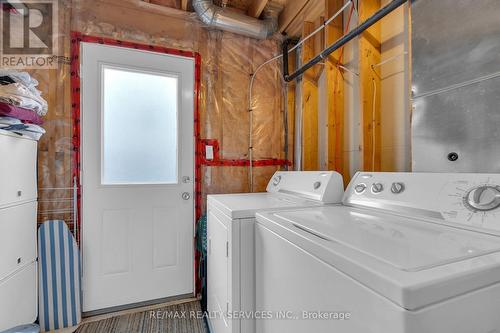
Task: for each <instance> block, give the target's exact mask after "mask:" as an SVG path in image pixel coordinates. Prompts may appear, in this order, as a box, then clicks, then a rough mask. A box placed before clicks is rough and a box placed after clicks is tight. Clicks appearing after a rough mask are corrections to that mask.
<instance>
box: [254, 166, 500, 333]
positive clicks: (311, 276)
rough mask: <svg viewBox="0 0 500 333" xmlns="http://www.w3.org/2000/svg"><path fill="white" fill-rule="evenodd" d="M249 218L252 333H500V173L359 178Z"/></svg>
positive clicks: (369, 174)
mask: <svg viewBox="0 0 500 333" xmlns="http://www.w3.org/2000/svg"><path fill="white" fill-rule="evenodd" d="M343 202H344V206H325V207H316V208H308V209H303V210H291V211H280V212H266V213H258V214H257V223H256V231H255V232H256V234H255V242H256V243H255V246H256V254H255V255H256V257H255V261H256V275H255V279H256V281H255V283H256V310H257V311H269V312H270V313H272V318H273V319H271V320H258V321H257V322H256V332H259V333H281V332H287V333H294V332H300V333H303V332H315V333H323V332H324V333H326V332H328V333H331V332H342V333H494V332H500V312H499V311H500V174H428V173H358V174H356V176H355V177H354V178H353V180H352V181H351V183H350V185H349V188H348V190H347V191H346V193H345V195H344V200H343Z"/></svg>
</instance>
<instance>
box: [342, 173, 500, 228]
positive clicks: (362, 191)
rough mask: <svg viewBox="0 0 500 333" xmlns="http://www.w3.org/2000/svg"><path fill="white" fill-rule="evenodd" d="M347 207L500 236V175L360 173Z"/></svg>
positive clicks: (347, 197)
mask: <svg viewBox="0 0 500 333" xmlns="http://www.w3.org/2000/svg"><path fill="white" fill-rule="evenodd" d="M343 203H344V204H345V205H352V206H364V207H371V208H377V209H382V210H388V211H393V212H397V213H399V214H403V215H409V216H416V217H421V218H429V219H432V220H434V221H441V222H442V223H446V224H448V223H450V224H460V225H461V226H462V227H470V228H471V229H478V230H479V231H487V232H493V233H495V234H500V174H470V173H468V174H467V173H386V172H359V173H357V174H356V175H355V176H354V177H353V179H352V180H351V183H350V184H349V187H348V189H347V191H346V193H345V195H344V200H343Z"/></svg>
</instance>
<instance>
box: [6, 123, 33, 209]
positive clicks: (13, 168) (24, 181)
mask: <svg viewBox="0 0 500 333" xmlns="http://www.w3.org/2000/svg"><path fill="white" fill-rule="evenodd" d="M0 131H1V130H0ZM36 150H37V143H36V141H33V140H31V139H28V138H25V137H21V136H19V135H17V134H14V133H9V132H7V131H1V132H0V161H1V163H0V208H2V207H5V206H9V205H12V204H16V203H23V202H29V201H35V200H36V198H37V187H36V157H37V151H36Z"/></svg>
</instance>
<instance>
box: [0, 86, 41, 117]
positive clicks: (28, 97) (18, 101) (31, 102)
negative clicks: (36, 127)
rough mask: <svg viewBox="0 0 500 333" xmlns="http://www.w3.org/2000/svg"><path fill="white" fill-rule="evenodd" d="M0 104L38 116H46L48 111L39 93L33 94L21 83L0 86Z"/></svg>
mask: <svg viewBox="0 0 500 333" xmlns="http://www.w3.org/2000/svg"><path fill="white" fill-rule="evenodd" d="M0 102H4V103H7V104H12V105H15V106H18V107H21V108H24V109H31V110H34V111H35V112H36V113H37V114H38V115H40V116H44V115H46V114H47V110H48V105H47V101H45V100H44V99H43V98H42V97H41V96H40V94H39V92H38V93H33V92H32V91H31V90H30V89H28V88H27V87H26V86H24V85H23V84H22V83H12V84H7V85H0Z"/></svg>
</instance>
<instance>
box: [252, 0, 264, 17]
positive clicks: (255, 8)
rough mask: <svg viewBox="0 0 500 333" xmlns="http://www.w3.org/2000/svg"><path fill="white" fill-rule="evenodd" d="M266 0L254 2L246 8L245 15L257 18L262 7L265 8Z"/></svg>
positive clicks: (255, 0)
mask: <svg viewBox="0 0 500 333" xmlns="http://www.w3.org/2000/svg"><path fill="white" fill-rule="evenodd" d="M267 3H268V0H254V1H253V2H252V3H251V4H250V6H249V7H248V11H247V15H248V16H252V17H256V18H258V17H259V16H260V14H262V11H263V10H264V7H266V5H267Z"/></svg>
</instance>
